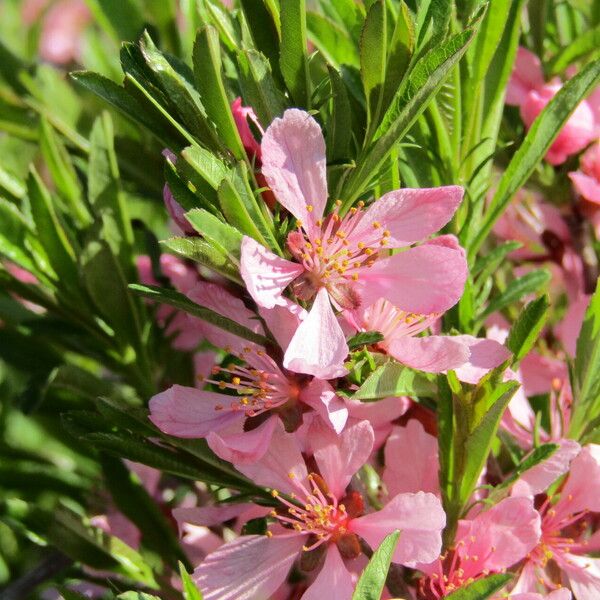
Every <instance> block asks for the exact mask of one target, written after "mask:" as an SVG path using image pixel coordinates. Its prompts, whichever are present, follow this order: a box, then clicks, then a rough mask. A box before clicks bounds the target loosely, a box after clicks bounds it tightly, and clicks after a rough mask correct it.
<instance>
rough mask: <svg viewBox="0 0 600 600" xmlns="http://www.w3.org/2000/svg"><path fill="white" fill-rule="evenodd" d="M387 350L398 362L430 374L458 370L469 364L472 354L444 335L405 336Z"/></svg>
mask: <svg viewBox="0 0 600 600" xmlns="http://www.w3.org/2000/svg"><path fill="white" fill-rule="evenodd" d="M387 350H388V354H390V355H391V356H393V357H394V358H395V359H396V360H397V361H398V362H401V363H402V364H404V365H407V366H409V367H412V368H413V369H418V370H419V371H426V372H428V373H441V372H442V371H447V370H449V369H458V367H460V366H461V365H464V364H465V363H466V362H467V360H468V359H469V354H470V353H469V349H468V347H467V346H465V344H462V343H460V341H458V340H456V339H455V338H454V337H450V336H443V335H430V336H428V337H408V336H404V337H401V338H397V339H393V340H392V342H391V343H390V344H389V345H388V348H387Z"/></svg>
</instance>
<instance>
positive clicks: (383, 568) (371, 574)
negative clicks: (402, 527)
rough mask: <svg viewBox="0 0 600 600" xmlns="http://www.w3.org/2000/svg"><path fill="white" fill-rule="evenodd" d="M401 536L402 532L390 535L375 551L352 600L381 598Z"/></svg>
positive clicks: (357, 584) (376, 599) (377, 599)
mask: <svg viewBox="0 0 600 600" xmlns="http://www.w3.org/2000/svg"><path fill="white" fill-rule="evenodd" d="M400 535H401V532H400V531H394V532H393V533H390V534H389V535H388V536H386V538H385V539H384V540H383V542H381V545H380V546H379V548H377V550H375V552H374V553H373V556H372V557H371V560H369V564H368V565H367V566H366V567H365V570H364V571H363V572H362V573H361V576H360V578H359V580H358V582H357V583H356V588H355V589H354V593H353V594H352V600H379V599H380V598H381V594H382V593H383V588H384V587H385V580H386V579H387V574H388V571H389V569H390V563H391V562H392V557H393V556H394V551H395V550H396V546H397V545H398V540H399V538H400Z"/></svg>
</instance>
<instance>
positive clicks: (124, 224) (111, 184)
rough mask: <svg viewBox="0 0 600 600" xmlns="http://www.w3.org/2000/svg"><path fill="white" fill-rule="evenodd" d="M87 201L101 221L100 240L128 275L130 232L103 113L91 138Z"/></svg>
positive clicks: (109, 129)
mask: <svg viewBox="0 0 600 600" xmlns="http://www.w3.org/2000/svg"><path fill="white" fill-rule="evenodd" d="M89 160H90V162H89V170H88V200H89V203H90V205H91V206H92V208H93V210H94V212H95V213H96V214H97V215H98V216H101V217H102V223H103V227H102V237H103V239H105V240H106V241H107V242H108V244H109V245H110V247H111V249H112V251H113V253H114V254H115V255H116V256H119V259H120V262H121V265H122V268H123V269H125V270H126V272H128V271H129V269H130V266H131V264H130V263H131V246H132V244H133V230H132V229H131V223H130V221H129V215H128V213H127V206H126V204H125V200H124V198H123V193H122V191H121V180H120V176H119V166H118V164H117V156H116V154H115V148H114V133H113V124H112V119H111V118H110V115H109V114H108V113H107V112H103V113H102V115H101V116H100V117H98V118H97V119H96V121H94V125H93V127H92V132H91V134H90V159H89Z"/></svg>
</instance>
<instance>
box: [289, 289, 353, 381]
mask: <svg viewBox="0 0 600 600" xmlns="http://www.w3.org/2000/svg"><path fill="white" fill-rule="evenodd" d="M347 356H348V344H346V338H345V337H344V332H343V331H342V328H341V327H340V324H339V323H338V320H337V318H336V316H335V314H334V313H333V308H332V307H331V303H330V302H329V296H328V295H327V290H326V289H324V288H322V289H320V290H319V292H318V293H317V296H316V297H315V301H314V304H313V306H312V308H311V309H310V312H309V313H308V315H307V317H306V318H305V319H304V321H302V323H301V324H300V327H298V329H297V330H296V333H295V334H294V337H293V338H292V341H291V342H290V344H289V346H288V348H287V350H286V352H285V356H284V358H283V366H284V367H285V368H286V369H289V370H290V371H294V373H305V374H307V375H314V376H315V377H320V378H321V379H333V378H334V377H341V376H343V375H345V374H346V373H347V372H348V371H347V369H346V368H345V367H344V361H345V360H346V357H347Z"/></svg>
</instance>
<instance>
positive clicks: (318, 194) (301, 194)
mask: <svg viewBox="0 0 600 600" xmlns="http://www.w3.org/2000/svg"><path fill="white" fill-rule="evenodd" d="M261 150H262V172H263V175H264V176H265V179H266V180H267V183H268V184H269V187H270V188H271V190H273V193H274V194H275V197H276V198H277V200H278V201H279V203H280V204H281V205H282V206H284V207H285V208H287V210H289V211H290V212H291V213H292V214H293V215H294V216H295V217H296V218H297V219H299V220H300V221H302V223H303V224H304V226H305V227H306V228H307V231H309V233H310V232H311V229H312V228H313V227H314V223H315V221H316V220H317V219H320V218H321V217H322V216H323V211H324V210H325V203H326V202H327V179H326V173H325V140H324V139H323V133H322V132H321V128H320V127H319V124H318V123H317V122H316V121H315V120H314V119H313V118H312V117H311V116H310V115H309V114H308V113H307V112H305V111H303V110H298V109H296V108H291V109H289V110H286V111H285V112H284V113H283V117H282V118H280V119H275V120H274V121H273V122H272V123H271V125H269V127H268V129H267V130H266V131H265V135H264V136H263V139H262V143H261ZM308 205H311V206H312V207H313V209H312V211H311V210H310V209H308V208H307V206H308Z"/></svg>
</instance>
